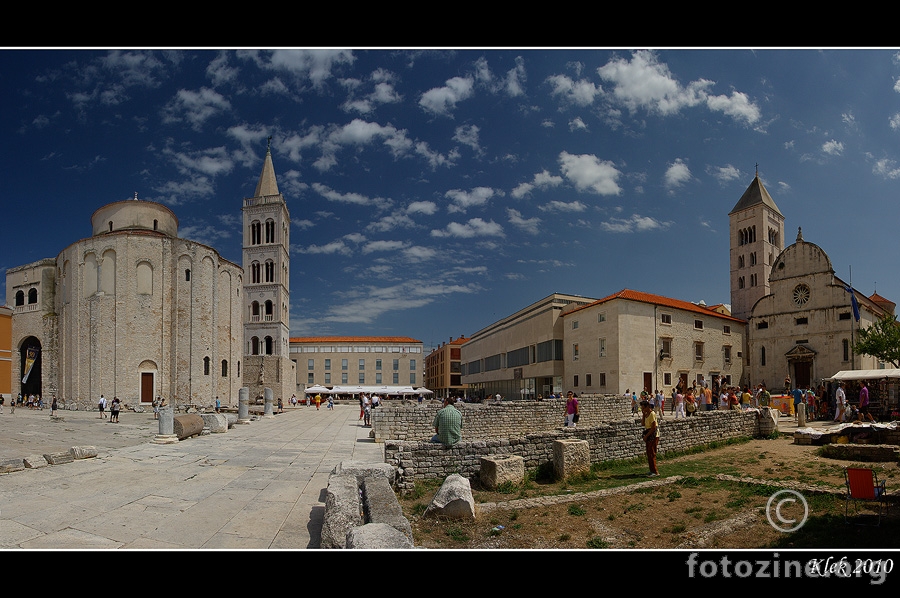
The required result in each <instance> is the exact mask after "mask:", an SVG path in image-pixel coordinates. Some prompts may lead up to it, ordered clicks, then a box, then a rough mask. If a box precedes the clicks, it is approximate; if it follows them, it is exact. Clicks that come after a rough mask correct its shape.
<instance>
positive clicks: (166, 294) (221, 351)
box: [6, 200, 243, 408]
mask: <svg viewBox="0 0 900 598" xmlns="http://www.w3.org/2000/svg"><path fill="white" fill-rule="evenodd" d="M91 224H92V230H93V234H92V236H91V237H88V238H86V239H82V240H80V241H77V242H75V243H73V244H71V245H69V246H68V247H66V248H65V249H64V250H63V251H62V252H61V253H60V254H59V255H58V256H57V257H56V258H55V259H45V260H41V261H38V262H34V263H32V264H28V265H25V266H19V267H15V268H10V269H9V270H7V273H6V277H7V284H6V288H7V302H8V303H9V304H11V305H13V311H14V315H13V325H12V329H13V330H12V333H13V346H14V353H15V354H16V358H14V359H13V363H12V369H13V380H16V381H21V380H22V377H23V375H24V372H23V369H24V368H25V367H26V365H25V364H26V360H25V354H26V352H27V349H29V348H33V349H36V355H37V359H36V361H35V364H34V366H33V367H32V369H31V372H30V373H29V376H28V381H27V382H26V383H24V384H18V383H17V384H16V388H14V389H13V390H14V392H22V393H23V394H25V393H26V392H35V393H41V394H42V395H43V396H44V399H45V401H48V400H49V397H50V396H51V395H54V394H55V395H56V396H58V397H59V398H60V399H62V401H63V402H64V403H65V404H66V405H67V406H71V405H73V404H74V405H77V406H78V407H79V408H93V407H94V406H95V405H96V403H97V399H98V398H99V396H100V394H104V395H105V396H106V397H107V399H112V397H113V396H118V397H119V398H120V399H121V400H122V401H123V402H124V403H127V404H130V405H137V404H141V403H142V404H146V405H149V403H150V402H151V401H152V399H153V397H155V396H157V395H162V396H166V397H167V398H169V400H170V401H171V402H172V403H173V404H178V403H182V404H184V403H191V404H201V405H208V404H212V403H214V402H215V397H216V396H219V398H220V400H221V401H222V403H223V404H224V405H229V404H236V403H237V399H238V396H237V395H238V388H239V387H240V377H239V375H238V373H237V372H238V371H239V369H240V360H241V354H242V351H241V349H242V343H241V333H242V318H241V316H242V309H241V293H242V286H243V281H242V271H241V268H240V267H239V266H237V265H236V264H234V263H232V262H229V261H227V260H225V259H223V258H222V257H221V256H220V255H219V253H218V252H217V251H216V250H215V249H213V248H211V247H208V246H206V245H202V244H200V243H195V242H192V241H189V240H186V239H180V238H178V237H177V230H178V220H177V218H176V217H175V215H174V213H172V211H171V210H169V208H167V207H165V206H163V205H162V204H157V203H154V202H148V201H139V200H130V201H121V202H116V203H113V204H108V205H106V206H103V207H101V208H100V209H98V210H97V211H96V212H94V214H93V216H92V218H91ZM23 297H27V298H28V299H27V300H25V301H22V298H23ZM31 298H34V301H33V302H31V301H30V299H31ZM32 376H34V377H32ZM20 389H21V390H20Z"/></svg>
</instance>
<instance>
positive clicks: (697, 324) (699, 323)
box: [694, 320, 703, 330]
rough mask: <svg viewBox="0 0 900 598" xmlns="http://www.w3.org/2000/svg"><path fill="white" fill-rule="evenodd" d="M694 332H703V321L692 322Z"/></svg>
mask: <svg viewBox="0 0 900 598" xmlns="http://www.w3.org/2000/svg"><path fill="white" fill-rule="evenodd" d="M694 330H703V320H694Z"/></svg>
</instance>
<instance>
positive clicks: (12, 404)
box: [9, 397, 16, 415]
mask: <svg viewBox="0 0 900 598" xmlns="http://www.w3.org/2000/svg"><path fill="white" fill-rule="evenodd" d="M15 412H16V399H14V398H12V397H10V399H9V414H10V415H14V414H15Z"/></svg>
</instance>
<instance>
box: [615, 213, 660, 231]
mask: <svg viewBox="0 0 900 598" xmlns="http://www.w3.org/2000/svg"><path fill="white" fill-rule="evenodd" d="M671 225H672V223H671V222H660V221H659V220H656V219H655V218H650V217H649V216H639V215H637V214H634V215H632V216H631V218H611V219H610V220H609V221H608V222H603V223H601V224H600V228H601V229H602V230H604V231H607V232H611V233H637V232H647V231H654V230H662V229H666V228H669V226H671Z"/></svg>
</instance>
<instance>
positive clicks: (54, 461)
mask: <svg viewBox="0 0 900 598" xmlns="http://www.w3.org/2000/svg"><path fill="white" fill-rule="evenodd" d="M44 459H46V460H47V463H49V464H50V465H62V464H63V463H71V462H72V461H74V460H75V457H73V456H72V453H70V452H69V451H62V452H60V453H44Z"/></svg>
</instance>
